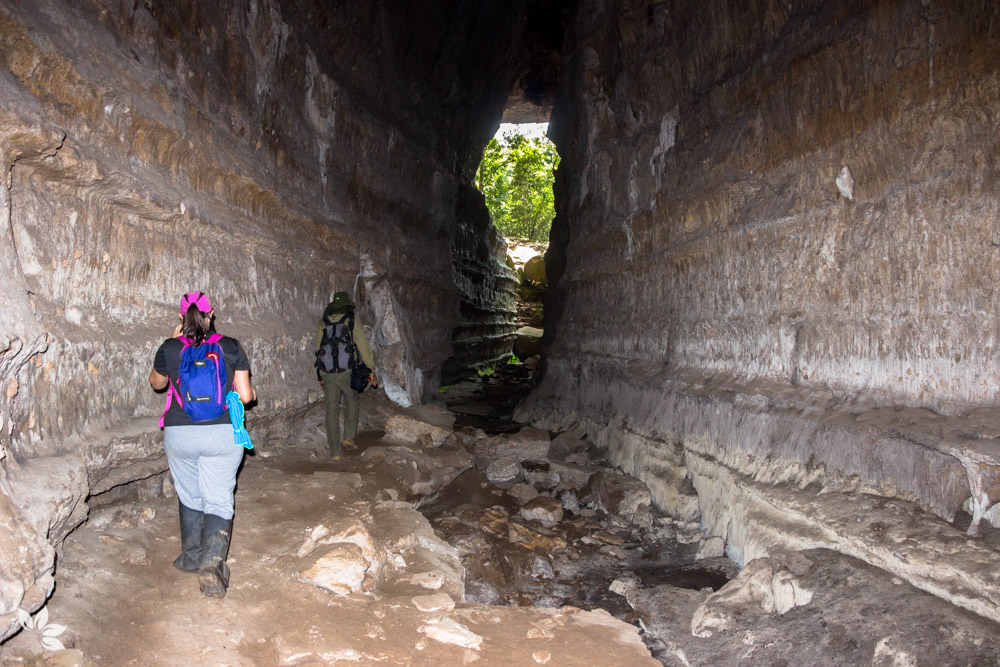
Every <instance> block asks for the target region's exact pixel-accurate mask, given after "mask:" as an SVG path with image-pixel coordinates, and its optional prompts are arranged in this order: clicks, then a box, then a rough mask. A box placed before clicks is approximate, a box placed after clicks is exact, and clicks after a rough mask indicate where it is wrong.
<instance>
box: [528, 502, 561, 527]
mask: <svg viewBox="0 0 1000 667" xmlns="http://www.w3.org/2000/svg"><path fill="white" fill-rule="evenodd" d="M520 513H521V516H522V517H524V518H525V519H527V520H529V521H531V520H535V521H540V522H541V523H542V525H543V526H550V527H551V526H554V525H555V524H557V523H559V522H560V521H562V518H563V507H562V503H561V502H559V501H558V500H556V499H555V498H549V497H548V496H538V497H537V498H533V499H532V500H529V501H528V502H526V503H525V504H524V505H523V506H522V507H521V511H520Z"/></svg>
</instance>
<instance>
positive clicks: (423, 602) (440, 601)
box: [413, 593, 455, 612]
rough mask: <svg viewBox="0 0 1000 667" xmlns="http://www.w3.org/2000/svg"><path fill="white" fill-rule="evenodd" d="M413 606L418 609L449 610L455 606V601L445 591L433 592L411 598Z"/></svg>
mask: <svg viewBox="0 0 1000 667" xmlns="http://www.w3.org/2000/svg"><path fill="white" fill-rule="evenodd" d="M413 606H414V607H416V608H417V609H419V610H420V611H425V612H431V611H442V610H443V611H451V610H452V609H454V608H455V601H454V600H452V599H451V596H450V595H448V594H447V593H435V594H434V595H418V596H416V597H414V598H413Z"/></svg>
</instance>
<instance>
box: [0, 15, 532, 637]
mask: <svg viewBox="0 0 1000 667" xmlns="http://www.w3.org/2000/svg"><path fill="white" fill-rule="evenodd" d="M520 7H521V3H513V4H510V5H509V6H508V7H507V9H506V10H503V11H502V8H497V7H492V8H491V7H482V6H479V5H478V3H467V4H465V5H463V4H462V3H458V2H442V3H434V5H433V6H421V7H416V6H414V4H413V3H406V2H402V1H400V2H374V3H367V4H365V5H364V6H363V7H362V6H359V5H357V3H346V2H331V3H314V4H312V3H310V4H307V3H299V2H293V1H291V0H289V1H287V2H280V1H279V0H225V1H223V2H217V3H216V2H213V3H204V2H196V1H187V0H182V1H180V2H171V3H157V2H132V0H127V1H125V0H82V1H80V2H59V1H57V0H40V1H38V2H34V1H33V2H23V3H21V2H14V3H2V4H0V64H2V66H0V100H2V101H0V168H2V173H3V177H4V186H5V187H2V188H0V283H2V285H3V289H2V290H0V391H2V392H3V393H2V394H0V400H2V401H3V408H2V411H0V465H2V466H3V469H2V471H0V639H3V638H4V637H5V636H7V635H8V634H9V633H10V632H11V631H12V629H13V628H14V627H15V619H14V612H15V610H16V609H17V608H18V607H20V608H22V609H25V610H27V611H32V610H34V609H37V608H38V607H39V606H40V605H41V604H42V603H43V602H44V599H45V597H46V596H47V595H48V594H49V593H50V592H51V590H52V588H53V581H54V580H53V567H54V562H55V557H56V552H57V551H58V548H59V545H60V544H61V541H62V539H63V538H64V537H65V535H66V534H67V533H68V532H69V531H70V530H72V529H73V527H74V526H76V525H78V524H79V523H80V522H81V521H82V520H83V519H84V518H85V516H86V502H85V501H86V498H87V496H89V495H93V494H96V493H102V492H105V491H108V490H110V489H113V488H116V487H118V486H120V485H122V484H125V483H129V482H133V481H135V480H141V479H144V478H150V479H154V478H155V477H154V476H155V475H158V474H160V473H162V472H163V471H164V470H166V461H165V458H164V456H163V452H162V444H161V442H162V441H161V437H162V436H161V435H160V433H159V431H158V430H157V429H156V427H155V424H156V419H157V417H158V415H159V412H160V411H161V410H162V404H163V397H162V396H161V395H157V394H155V393H153V392H152V391H151V390H150V389H149V386H148V383H147V381H146V377H147V375H148V372H149V368H150V367H151V363H152V356H153V352H154V351H155V349H156V347H157V346H158V345H159V343H160V342H161V341H162V340H163V338H165V337H166V336H167V335H169V333H170V332H171V331H172V328H173V326H174V324H175V323H176V315H175V313H176V308H177V302H178V300H179V298H180V295H181V294H182V293H184V292H186V291H189V290H194V289H200V290H204V291H206V292H208V293H209V294H210V296H211V297H212V300H213V304H214V305H215V308H216V312H217V317H218V326H219V330H220V331H221V332H222V333H225V334H228V335H231V336H234V337H236V338H238V339H240V340H241V342H242V343H243V345H244V347H245V348H246V350H247V352H248V355H249V357H250V359H251V363H252V366H253V380H254V384H255V386H256V388H257V394H258V400H259V405H258V406H257V407H256V408H255V409H254V410H253V411H251V412H250V413H248V419H249V420H250V421H251V423H254V422H255V423H256V424H258V425H262V424H265V423H266V422H267V421H268V419H270V418H273V417H274V416H276V415H279V414H280V413H281V412H282V411H283V410H285V409H287V408H292V407H295V406H301V405H303V404H305V403H307V402H309V401H312V400H315V399H316V398H318V396H319V387H318V385H317V383H316V382H315V377H314V374H313V371H312V361H313V355H312V350H311V346H312V339H313V336H314V334H315V326H316V321H317V318H318V317H319V314H320V313H321V312H322V309H323V307H324V306H325V304H326V303H327V302H328V300H329V299H330V297H331V295H332V293H333V292H334V291H337V290H347V291H349V292H352V293H353V294H354V295H355V297H356V300H357V302H358V304H359V309H360V312H361V314H362V317H363V321H364V323H365V324H366V326H367V327H368V328H369V330H370V334H371V335H370V339H371V340H372V342H373V348H374V351H375V356H376V362H377V370H378V372H379V376H380V379H381V381H382V383H383V386H384V387H385V389H386V391H387V393H388V394H389V396H390V397H391V398H392V399H393V400H395V401H397V402H399V403H402V404H409V403H412V402H417V401H419V400H421V399H422V398H423V397H424V396H425V395H426V394H428V393H431V392H433V391H434V390H435V389H436V388H437V382H438V377H439V373H440V369H441V366H442V364H443V363H444V361H445V360H446V359H447V358H448V357H449V356H451V355H452V348H451V345H450V342H451V336H452V332H453V331H454V330H455V328H456V327H457V326H458V325H459V322H460V318H461V307H460V304H461V303H462V302H463V300H465V301H468V300H469V299H470V297H469V296H468V294H466V293H463V291H462V290H461V289H460V288H459V285H464V284H470V283H474V282H475V281H472V280H470V279H468V278H466V273H469V272H472V273H475V272H481V271H482V266H483V265H488V264H489V263H490V262H491V261H494V262H495V261H496V259H495V258H494V257H493V256H491V253H493V249H492V247H491V245H490V244H489V243H485V244H484V243H473V241H472V240H469V239H470V238H471V237H470V236H469V235H468V234H463V233H462V232H461V230H462V229H463V228H465V227H468V226H475V225H480V220H481V213H482V212H483V211H484V210H485V209H482V211H477V210H476V208H475V204H474V202H473V204H470V203H469V197H468V196H460V193H463V192H464V191H465V190H467V188H468V183H469V182H470V180H471V172H470V169H471V170H472V171H474V169H475V164H474V162H475V161H477V160H478V154H477V151H480V150H481V148H482V146H483V145H485V143H486V141H487V140H488V139H489V136H490V135H491V134H492V131H493V126H494V125H495V123H496V122H497V121H498V120H499V117H500V113H501V109H502V104H503V100H504V98H505V97H506V94H507V92H508V90H509V86H510V84H512V82H513V81H514V80H515V79H516V77H517V72H516V71H515V70H516V67H517V65H518V60H517V57H516V50H517V44H518V35H519V31H520V29H521V28H520V26H519V25H518V24H517V21H518V20H519V18H520V17H521V14H522V12H521V11H520V9H519V8H520ZM459 53H466V54H470V55H471V56H474V57H465V58H459V57H457V55H456V54H459ZM480 207H481V205H480ZM460 215H466V216H469V217H470V220H471V219H472V218H476V219H475V220H471V221H466V220H463V219H460V217H459V216H460ZM457 230H458V231H457ZM456 239H457V241H456ZM466 245H468V247H466ZM456 246H457V250H456ZM455 254H457V255H458V256H459V257H460V258H461V259H460V260H459V261H453V259H452V257H453V255H455ZM494 254H495V253H494ZM505 289H507V288H506V286H505V285H500V287H495V286H494V289H493V291H492V292H489V290H487V292H488V293H486V294H483V293H482V290H480V293H478V294H477V295H475V299H476V300H478V302H479V304H480V306H481V307H482V308H483V309H484V310H485V311H487V312H494V311H497V312H499V311H502V310H503V309H504V308H505V307H506V305H505V304H506V301H505V299H506V298H507V296H505V294H504V290H505ZM511 290H512V288H511ZM511 290H508V291H511ZM494 301H496V302H497V304H494V303H493V302H494ZM257 432H258V433H260V432H261V431H260V430H258V431H257Z"/></svg>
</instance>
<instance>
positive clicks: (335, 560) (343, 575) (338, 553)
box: [298, 542, 370, 595]
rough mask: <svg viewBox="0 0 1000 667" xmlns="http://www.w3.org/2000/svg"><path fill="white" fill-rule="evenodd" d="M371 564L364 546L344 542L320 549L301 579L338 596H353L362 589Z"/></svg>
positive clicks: (301, 575)
mask: <svg viewBox="0 0 1000 667" xmlns="http://www.w3.org/2000/svg"><path fill="white" fill-rule="evenodd" d="M369 565H370V563H369V562H368V559H366V558H365V557H364V554H363V553H362V552H361V547H359V546H358V545H357V544H353V543H347V542H340V543H338V544H334V545H332V546H330V547H329V548H327V549H324V550H322V551H320V552H319V555H318V556H317V557H316V558H314V559H312V562H311V564H310V565H309V566H308V567H307V568H306V569H305V570H303V571H302V573H301V574H299V576H298V579H299V581H301V582H303V583H307V584H312V585H314V586H319V587H320V588H323V589H326V590H328V591H330V592H332V593H335V594H337V595H350V594H351V593H357V592H358V591H360V590H361V584H362V582H363V581H364V579H365V574H366V573H367V572H368V566H369Z"/></svg>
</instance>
